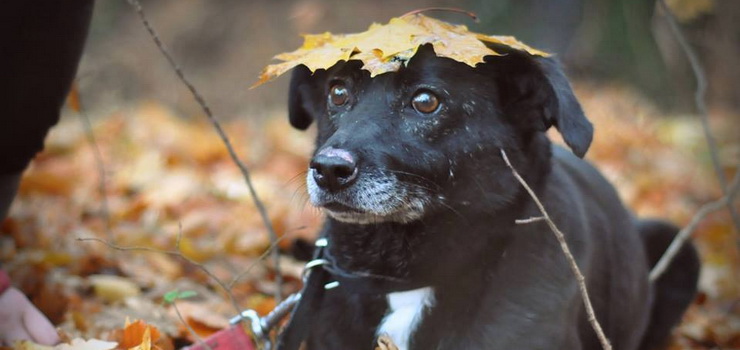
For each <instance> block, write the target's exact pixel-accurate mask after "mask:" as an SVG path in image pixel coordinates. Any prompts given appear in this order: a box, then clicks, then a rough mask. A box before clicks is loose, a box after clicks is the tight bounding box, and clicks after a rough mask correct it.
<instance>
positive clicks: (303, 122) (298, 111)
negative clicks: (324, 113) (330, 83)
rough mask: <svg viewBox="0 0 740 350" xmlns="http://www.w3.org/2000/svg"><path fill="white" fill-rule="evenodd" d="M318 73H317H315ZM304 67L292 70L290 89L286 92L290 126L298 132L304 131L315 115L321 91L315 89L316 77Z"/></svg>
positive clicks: (300, 66)
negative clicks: (317, 99)
mask: <svg viewBox="0 0 740 350" xmlns="http://www.w3.org/2000/svg"><path fill="white" fill-rule="evenodd" d="M317 73H318V72H317ZM314 75H315V74H312V73H311V70H309V69H308V67H306V66H304V65H299V66H296V67H295V68H293V73H292V74H291V77H290V88H289V91H288V118H289V120H290V125H293V127H294V128H296V129H299V130H306V129H307V128H308V127H309V126H310V125H311V123H312V122H313V120H314V115H316V113H317V110H316V107H317V106H316V102H315V101H316V98H317V96H314V95H315V94H317V93H321V91H323V90H322V89H316V88H315V84H316V80H317V79H318V77H315V76H314Z"/></svg>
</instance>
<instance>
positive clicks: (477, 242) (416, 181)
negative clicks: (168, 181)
mask: <svg viewBox="0 0 740 350" xmlns="http://www.w3.org/2000/svg"><path fill="white" fill-rule="evenodd" d="M495 49H496V50H498V51H499V52H503V53H504V55H502V56H489V57H487V58H486V60H485V63H482V64H479V65H478V66H477V67H475V68H472V67H470V66H467V65H465V64H463V63H460V62H457V61H454V60H451V59H448V58H442V57H437V56H436V55H435V53H434V51H433V49H432V48H431V46H429V45H426V46H422V47H421V48H420V49H419V51H418V53H417V54H416V55H415V56H414V57H413V58H412V59H411V60H410V61H409V62H408V65H407V66H405V67H402V68H401V69H400V70H399V71H398V72H393V73H386V74H381V75H378V76H376V77H373V78H371V77H370V75H369V73H368V72H367V71H364V70H362V69H361V66H362V64H361V63H360V62H358V61H349V62H340V63H337V64H336V65H335V66H334V67H332V68H330V69H328V70H319V71H317V72H315V73H313V74H312V73H310V72H309V71H308V69H307V68H305V67H303V66H299V67H298V68H296V69H295V70H294V72H293V77H292V80H291V87H290V97H289V115H290V122H291V124H292V125H293V126H294V127H296V128H299V129H306V128H307V127H308V126H309V125H310V124H311V123H312V122H316V123H317V126H318V136H317V139H316V153H315V154H314V159H313V163H312V165H311V168H310V169H309V173H308V178H307V187H308V192H309V197H310V199H311V202H312V203H313V204H314V205H316V206H318V207H323V208H324V210H325V212H326V213H327V214H328V218H327V220H326V223H325V225H324V229H323V230H324V232H323V233H324V235H325V236H326V237H328V240H329V242H330V245H329V248H328V249H329V251H330V252H331V255H332V256H333V257H334V258H335V260H336V264H337V265H338V266H339V267H341V268H342V269H343V270H345V271H352V272H356V273H364V274H373V275H381V276H388V277H393V278H399V279H403V280H409V281H413V282H414V283H417V284H420V285H423V286H425V287H429V289H421V290H417V291H412V292H406V294H403V293H400V294H399V293H391V294H389V295H385V294H380V295H379V294H373V293H353V292H351V291H349V290H347V289H344V288H342V286H341V285H340V286H339V287H338V288H336V289H332V290H329V291H327V292H326V293H325V296H324V297H323V299H322V301H321V305H320V308H319V311H318V313H317V314H316V315H315V316H314V317H315V319H314V322H311V325H309V326H308V327H310V332H309V336H308V339H307V349H309V350H316V349H321V350H334V349H336V350H344V349H373V348H374V344H375V339H376V337H377V336H378V335H379V333H383V332H384V329H386V328H388V327H390V328H393V327H396V328H397V327H399V326H394V325H392V324H389V323H390V322H399V320H404V319H405V320H406V323H405V324H402V325H401V326H400V327H401V328H403V327H408V329H400V330H399V329H395V330H391V331H395V332H396V333H398V331H400V333H404V332H405V337H404V335H401V336H399V335H397V334H396V335H394V334H389V335H390V336H391V338H392V339H393V340H394V341H396V342H401V343H403V344H397V345H398V346H399V348H400V349H402V350H405V349H413V350H421V349H424V350H426V349H457V350H460V349H463V350H466V349H562V350H577V349H599V348H600V346H599V343H598V341H597V338H596V336H595V333H594V330H593V329H592V328H591V326H590V324H589V323H588V321H587V319H586V315H585V311H584V305H583V300H582V299H581V295H580V294H579V291H578V287H577V284H576V279H575V277H574V275H573V273H572V272H571V270H570V268H569V267H568V264H567V262H566V259H565V257H564V256H563V253H562V251H561V248H560V247H559V245H558V242H557V241H556V239H555V237H554V236H553V234H552V233H551V232H550V229H549V228H548V226H547V225H546V223H545V222H542V221H539V222H534V223H529V224H516V223H515V220H517V219H527V218H531V217H538V216H541V214H540V212H539V211H538V210H537V208H536V207H535V204H534V202H533V201H532V199H531V198H530V197H529V196H528V194H527V193H526V192H525V190H524V188H523V187H522V186H521V185H520V184H519V182H518V181H517V180H516V179H515V178H514V177H513V175H512V172H511V171H510V169H509V168H508V167H507V166H506V164H505V163H504V161H503V159H502V157H501V153H500V150H504V151H505V152H506V153H507V155H508V158H509V159H510V160H511V162H512V164H513V166H514V167H515V168H516V169H517V170H518V172H519V173H521V174H522V175H523V177H524V178H525V180H526V181H527V182H528V184H529V185H530V186H531V187H532V188H533V189H534V191H535V192H536V194H537V196H538V197H539V198H540V200H541V201H542V203H543V204H544V206H545V208H546V209H547V210H548V212H549V214H550V216H551V217H552V219H553V221H554V222H555V223H556V224H557V226H558V227H559V228H560V230H562V231H563V232H564V233H565V235H566V238H567V241H568V244H569V246H570V249H571V251H572V252H573V254H574V255H575V257H576V259H577V262H578V265H579V267H580V269H581V271H582V272H583V274H584V275H585V278H586V282H587V285H588V290H589V292H590V297H591V302H592V303H593V306H594V309H595V311H596V315H597V318H598V320H599V322H600V323H601V325H602V327H603V329H604V331H605V332H606V335H607V336H608V338H609V339H610V340H611V342H612V344H613V346H614V349H616V350H633V349H648V348H650V347H652V346H654V345H657V344H660V343H661V342H663V341H665V339H666V337H667V336H668V334H669V332H670V329H671V328H672V327H673V326H674V325H675V324H676V323H677V322H678V321H679V319H680V317H681V315H682V313H683V311H684V310H685V308H686V307H687V306H688V304H689V303H690V302H691V300H692V298H693V295H694V293H695V291H696V280H697V275H698V266H699V262H698V258H697V255H696V253H695V251H694V250H693V248H692V247H691V246H687V247H685V248H684V250H683V252H682V255H680V256H679V258H678V260H677V261H675V262H674V263H673V265H672V267H671V268H670V269H669V270H668V272H667V273H666V274H665V275H664V277H663V278H661V280H660V281H659V283H657V284H653V285H651V284H649V282H648V278H647V275H648V271H649V268H650V266H651V264H653V263H654V262H655V260H656V257H659V256H660V254H661V253H662V252H663V251H664V250H665V248H666V246H667V242H669V241H670V239H671V237H673V235H675V233H676V232H677V229H676V228H675V227H673V226H671V225H668V224H664V223H662V222H659V221H639V220H637V219H636V218H634V217H633V216H632V215H631V214H630V213H629V212H628V211H627V210H626V209H625V208H624V206H623V204H622V203H621V201H620V199H619V198H618V195H617V193H616V192H615V190H614V189H613V187H612V186H611V185H610V184H609V183H608V182H607V181H606V180H605V179H604V178H603V177H602V176H601V175H600V174H599V173H598V171H597V170H596V169H595V168H593V167H592V166H591V165H589V164H588V163H587V162H585V161H583V160H581V159H579V157H582V156H583V155H584V154H585V153H586V151H587V149H588V147H589V145H590V142H591V138H592V134H593V129H592V126H591V124H590V123H589V122H588V120H587V119H586V118H585V116H584V114H583V112H582V110H581V107H580V105H579V104H578V102H577V100H576V98H575V96H574V95H573V92H572V91H571V88H570V85H569V83H568V82H567V80H566V78H565V76H564V75H563V73H562V72H561V71H560V69H559V67H558V64H557V63H556V62H555V61H554V60H553V59H551V58H542V57H533V56H530V55H528V54H526V53H523V52H520V51H517V50H512V49H508V48H506V47H495ZM338 82H339V83H342V84H344V86H346V87H347V89H348V91H349V95H348V100H347V102H346V104H344V105H341V106H336V105H334V104H332V103H331V100H330V99H329V98H328V97H327V96H329V92H330V89H331V87H332V86H333V85H334V84H336V83H338ZM420 90H423V91H430V92H432V93H433V94H435V95H436V96H437V97H438V99H439V103H440V105H439V107H438V108H437V109H436V110H435V111H434V112H432V113H428V114H425V113H421V112H418V111H417V110H415V109H414V108H413V106H412V103H411V101H412V97H413V96H414V94H415V93H416V92H417V91H420ZM551 126H554V127H556V128H557V129H558V130H559V132H560V134H561V135H562V136H563V139H564V140H565V142H566V143H567V145H568V146H569V147H570V149H571V150H572V152H573V153H575V155H573V154H572V153H571V152H570V151H567V150H565V149H564V148H561V147H558V146H553V145H551V143H550V141H549V140H548V139H547V137H546V135H545V131H546V130H547V129H548V128H550V127H551ZM577 156H578V157H577ZM327 161H328V162H330V163H331V162H338V163H342V164H344V165H345V166H349V167H350V170H352V169H353V168H354V169H355V171H356V173H355V174H353V175H352V174H350V173H351V171H350V173H347V172H346V170H345V172H344V173H340V174H339V175H337V176H344V178H345V179H350V175H351V176H352V178H351V181H350V180H347V181H348V182H349V184H345V185H346V186H341V187H337V186H334V187H331V186H329V185H326V184H325V183H324V184H323V186H322V185H321V184H320V182H321V181H319V180H320V179H319V177H317V176H319V175H321V174H317V171H320V167H321V166H322V164H318V165H317V164H316V163H321V162H327ZM399 292H403V291H399ZM427 292H428V293H427ZM414 293H416V294H414ZM407 296H408V297H409V298H410V299H408V300H411V302H410V304H403V303H404V302H405V300H407V299H404V298H406V297H407ZM414 298H416V299H414ZM389 303H391V304H390V305H389ZM393 303H399V305H401V306H399V308H400V309H396V308H395V307H393V305H392V304H393ZM409 305H410V306H409ZM399 310H400V311H399ZM406 311H408V312H406ZM396 313H398V315H400V316H398V317H397V316H395V314H396ZM384 317H385V319H384ZM391 319H392V320H391ZM401 323H403V322H401ZM381 324H383V325H382V326H381Z"/></svg>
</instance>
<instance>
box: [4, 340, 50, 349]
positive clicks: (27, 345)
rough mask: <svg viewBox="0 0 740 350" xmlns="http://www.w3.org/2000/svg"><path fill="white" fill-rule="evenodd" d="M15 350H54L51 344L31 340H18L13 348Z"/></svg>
mask: <svg viewBox="0 0 740 350" xmlns="http://www.w3.org/2000/svg"><path fill="white" fill-rule="evenodd" d="M11 349H13V350H52V349H53V348H52V347H51V346H46V345H41V344H36V343H34V342H32V341H30V340H20V341H16V342H15V343H14V344H13V347H12V348H11Z"/></svg>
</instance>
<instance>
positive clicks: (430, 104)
mask: <svg viewBox="0 0 740 350" xmlns="http://www.w3.org/2000/svg"><path fill="white" fill-rule="evenodd" d="M411 105H413V106H414V109H415V110H417V111H418V112H419V113H424V114H429V113H432V112H434V111H436V110H437V107H439V99H437V96H435V95H434V94H433V93H431V92H429V91H421V92H418V93H417V94H416V95H414V98H412V99H411Z"/></svg>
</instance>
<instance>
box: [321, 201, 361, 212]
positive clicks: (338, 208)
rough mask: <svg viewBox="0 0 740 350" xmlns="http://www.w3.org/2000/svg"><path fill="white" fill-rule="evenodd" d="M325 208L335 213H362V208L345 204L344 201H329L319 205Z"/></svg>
mask: <svg viewBox="0 0 740 350" xmlns="http://www.w3.org/2000/svg"><path fill="white" fill-rule="evenodd" d="M321 207H323V208H324V209H326V210H329V211H331V212H335V213H358V214H360V213H363V212H364V211H363V210H360V209H357V208H355V207H351V206H349V205H346V204H344V203H339V202H329V203H325V204H323V205H321Z"/></svg>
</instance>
